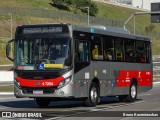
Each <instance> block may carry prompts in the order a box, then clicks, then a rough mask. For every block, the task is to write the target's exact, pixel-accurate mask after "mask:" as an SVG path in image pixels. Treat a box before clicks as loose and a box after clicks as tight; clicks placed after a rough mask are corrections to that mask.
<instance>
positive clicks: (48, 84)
mask: <svg viewBox="0 0 160 120" xmlns="http://www.w3.org/2000/svg"><path fill="white" fill-rule="evenodd" d="M42 85H43V86H53V82H43V83H42Z"/></svg>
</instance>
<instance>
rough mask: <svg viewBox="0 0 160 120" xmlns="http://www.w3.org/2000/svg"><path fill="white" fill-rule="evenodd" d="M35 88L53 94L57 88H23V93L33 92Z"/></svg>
mask: <svg viewBox="0 0 160 120" xmlns="http://www.w3.org/2000/svg"><path fill="white" fill-rule="evenodd" d="M33 90H43V94H53V93H54V92H55V88H22V92H23V94H33Z"/></svg>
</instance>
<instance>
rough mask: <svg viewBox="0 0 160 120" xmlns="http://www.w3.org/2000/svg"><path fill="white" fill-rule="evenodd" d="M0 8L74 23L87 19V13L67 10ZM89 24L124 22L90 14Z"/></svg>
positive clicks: (4, 10) (120, 24)
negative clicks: (82, 13)
mask: <svg viewBox="0 0 160 120" xmlns="http://www.w3.org/2000/svg"><path fill="white" fill-rule="evenodd" d="M0 10H1V11H3V12H6V13H12V14H15V15H22V16H32V17H40V18H53V19H64V20H67V21H70V23H73V20H74V23H75V21H77V22H80V23H86V24H87V19H88V18H87V15H77V14H72V13H68V12H61V11H56V10H45V9H29V8H21V7H12V6H0ZM90 24H93V25H104V26H113V27H123V24H124V22H123V21H118V20H111V19H105V18H98V17H92V16H90Z"/></svg>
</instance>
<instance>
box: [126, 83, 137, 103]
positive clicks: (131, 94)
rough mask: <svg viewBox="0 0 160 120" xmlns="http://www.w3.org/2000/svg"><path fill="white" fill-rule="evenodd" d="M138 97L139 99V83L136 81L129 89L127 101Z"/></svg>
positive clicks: (132, 100)
mask: <svg viewBox="0 0 160 120" xmlns="http://www.w3.org/2000/svg"><path fill="white" fill-rule="evenodd" d="M136 99H137V84H136V83H135V82H132V83H131V86H130V89H129V95H128V96H127V97H126V98H125V101H126V102H134V101H135V100H136Z"/></svg>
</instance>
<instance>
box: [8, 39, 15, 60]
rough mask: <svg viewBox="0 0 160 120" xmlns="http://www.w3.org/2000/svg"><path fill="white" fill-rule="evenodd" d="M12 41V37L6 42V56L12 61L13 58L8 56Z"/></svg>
mask: <svg viewBox="0 0 160 120" xmlns="http://www.w3.org/2000/svg"><path fill="white" fill-rule="evenodd" d="M12 42H14V39H12V40H10V41H8V42H7V44H6V57H7V58H8V59H9V60H11V61H12V62H13V61H14V59H13V58H11V57H10V52H11V44H12Z"/></svg>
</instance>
